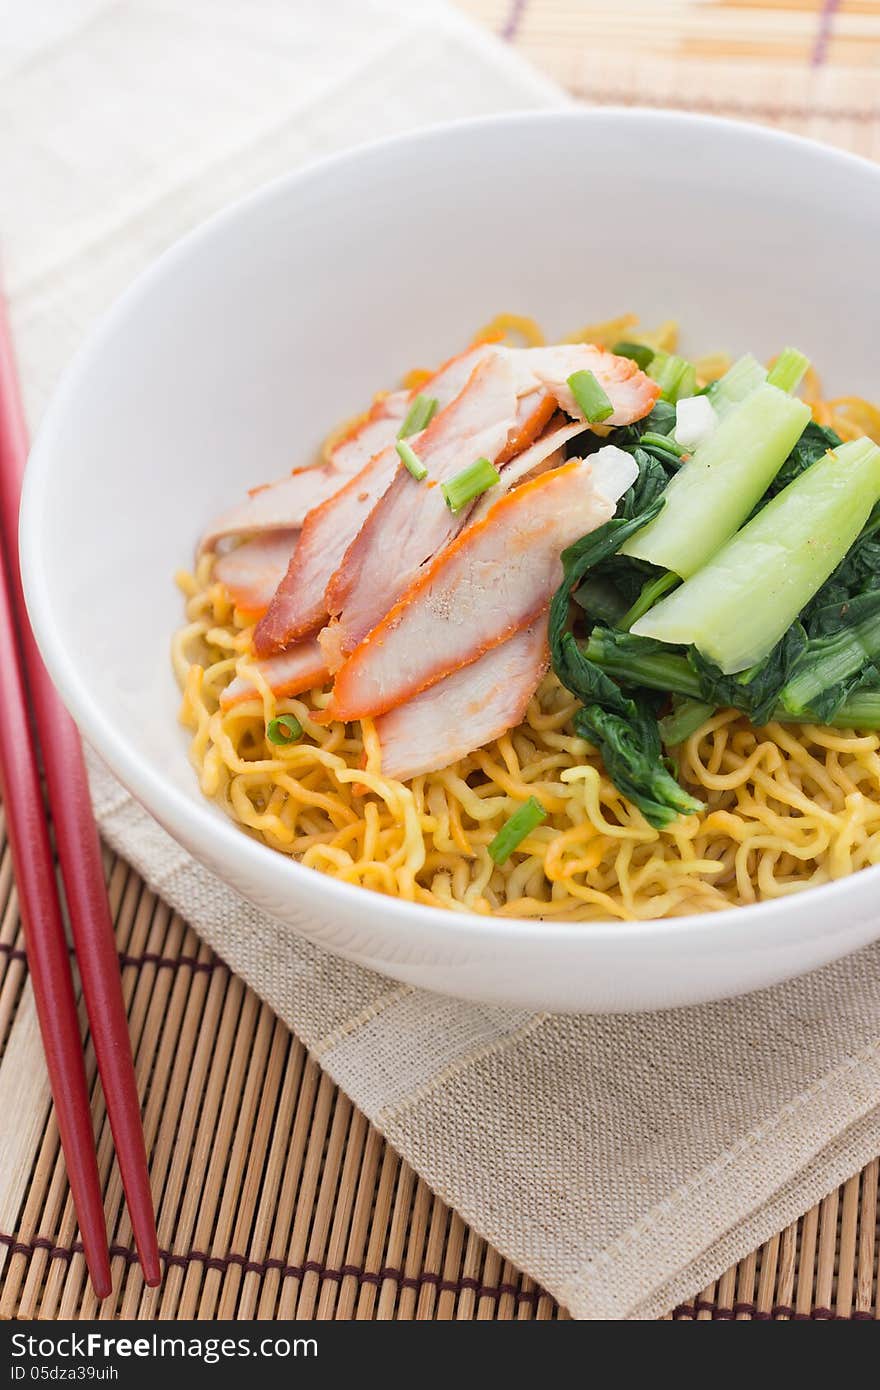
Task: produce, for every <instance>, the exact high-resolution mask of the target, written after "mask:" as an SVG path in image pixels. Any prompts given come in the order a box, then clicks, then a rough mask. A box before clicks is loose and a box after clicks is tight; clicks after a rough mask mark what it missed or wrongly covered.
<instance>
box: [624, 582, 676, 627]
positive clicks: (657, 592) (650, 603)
mask: <svg viewBox="0 0 880 1390" xmlns="http://www.w3.org/2000/svg"><path fill="white" fill-rule="evenodd" d="M680 582H681V581H680V580H679V577H678V575H677V574H673V573H672V571H671V570H667V571H666V573H665V574H661V575H659V576H658V578H657V579H649V580H648V582H647V584H645V585H644V587H643V589H642V592H641V593H640V594H639V596H638V598H637V599H636V601H635V603H634V604H633V606H632V608H630V609H629V610H628V611H627V612H626V613H624V615H623V617H622V618H621V619H620V622H619V623H618V624H617V626H618V627H620V628H623V630H624V632H629V630H630V628H631V627H632V625H633V623H637V622H638V620H639V618H641V617H644V615H645V613H647V612H648V609H649V608H653V607H654V604H655V603H656V602H657V600H658V599H659V598H662V597H663V595H664V594H666V593H668V592H669V590H670V589H673V588H674V587H675V585H676V584H678V583H680Z"/></svg>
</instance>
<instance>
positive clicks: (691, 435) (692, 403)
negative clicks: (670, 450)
mask: <svg viewBox="0 0 880 1390" xmlns="http://www.w3.org/2000/svg"><path fill="white" fill-rule="evenodd" d="M717 424H718V416H717V415H716V414H715V411H714V409H713V406H712V402H711V401H710V400H709V398H708V396H685V397H684V399H683V400H680V401H678V402H677V403H676V407H675V442H676V443H677V444H680V445H681V447H682V448H683V449H696V447H697V445H698V444H702V443H703V441H704V440H705V439H708V438H709V435H710V434H711V433H712V431H713V430H714V429H715V426H716V425H717Z"/></svg>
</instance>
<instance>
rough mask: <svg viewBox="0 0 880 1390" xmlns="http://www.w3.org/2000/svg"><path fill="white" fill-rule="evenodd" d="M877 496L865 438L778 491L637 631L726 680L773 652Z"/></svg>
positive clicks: (872, 456)
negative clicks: (697, 658)
mask: <svg viewBox="0 0 880 1390" xmlns="http://www.w3.org/2000/svg"><path fill="white" fill-rule="evenodd" d="M774 389H775V388H774V387H772V386H770V387H761V388H760V391H765V390H767V391H773V390H774ZM755 394H756V395H757V394H759V393H758V392H756V393H755ZM752 399H754V397H752ZM783 399H789V398H787V397H784V398H783ZM791 403H792V404H796V403H795V402H791ZM747 408H748V402H746V405H744V406H743V407H742V410H743V411H745V410H746V409H747ZM734 418H738V416H737V417H733V416H732V417H731V419H734ZM721 428H722V427H721V426H719V431H718V432H720V429H721ZM685 467H687V465H685ZM683 473H684V469H682V471H681V472H680V473H678V474H676V476H675V477H674V478H673V479H672V482H671V483H670V484H669V488H668V489H667V492H666V502H667V505H666V507H665V508H664V509H663V511H662V512H661V513H660V516H659V518H658V520H660V521H662V519H663V517H664V516H665V515H666V512H667V510H671V506H670V501H669V493H670V492H671V491H672V488H673V487H674V486H675V483H676V482H677V481H678V480H679V479H680V478H681V477H682V474H683ZM878 499H880V448H878V447H877V445H876V444H874V443H872V441H871V440H869V439H856V440H852V441H851V442H850V443H848V444H841V445H840V447H839V448H838V449H835V450H830V451H829V452H828V453H827V454H825V456H824V457H823V458H821V459H819V460H818V462H816V463H814V464H813V465H812V467H810V468H808V469H807V470H806V471H805V472H804V473H802V474H801V475H800V476H799V477H797V478H795V480H794V482H791V483H789V485H788V487H786V488H783V490H782V491H781V492H779V493H777V495H776V496H775V497H774V498H772V499H771V501H770V502H768V503H767V505H766V506H765V507H763V508H762V509H761V511H760V512H758V514H757V516H755V517H753V518H752V520H751V521H750V522H749V523H748V525H747V526H744V527H743V529H742V530H741V531H740V532H739V533H738V534H737V535H735V536H734V537H733V538H732V540H729V541H728V542H727V544H726V545H725V546H723V547H722V549H721V550H720V551H719V552H718V553H717V554H716V555H715V557H714V558H713V559H712V560H710V561H709V562H708V563H707V564H706V565H704V567H703V568H702V569H701V570H700V571H699V573H698V574H695V575H694V576H693V577H692V578H690V579H688V580H687V581H686V582H685V583H684V584H682V585H681V586H680V588H678V589H676V590H675V591H674V593H672V594H669V595H668V596H667V597H666V598H664V599H661V601H660V602H659V603H658V604H657V605H656V607H654V608H652V609H651V611H650V612H649V613H647V614H646V615H645V616H644V617H643V618H641V619H640V620H639V621H638V622H637V623H635V624H634V625H633V629H632V630H633V632H634V633H635V634H636V635H637V636H642V637H653V638H656V639H658V640H659V641H661V642H666V643H672V644H673V645H676V646H691V645H693V646H695V647H696V648H697V650H698V651H699V652H701V653H702V655H703V656H704V657H706V658H708V659H709V660H710V661H713V662H715V663H716V665H717V666H719V667H720V669H721V671H722V672H724V674H725V675H730V674H732V673H735V672H737V671H744V670H746V669H747V668H748V667H750V666H752V665H754V664H755V663H757V662H759V661H761V660H763V658H764V657H765V656H767V654H768V653H769V652H770V651H771V650H772V649H773V647H775V645H776V643H777V642H778V641H779V640H780V638H781V637H782V635H783V633H785V632H786V631H787V630H788V628H789V627H790V626H791V624H792V623H793V622H794V621H795V619H796V618H797V616H798V614H799V613H800V612H801V610H802V609H803V608H804V606H805V605H806V604H807V603H808V602H809V600H810V599H811V598H812V597H813V595H814V594H815V593H817V591H818V590H819V589H820V588H821V586H822V585H823V584H824V583H825V581H826V579H827V578H828V577H829V575H830V574H831V573H832V571H833V570H834V569H835V568H836V566H837V565H838V564H839V562H840V561H841V560H842V559H843V557H844V556H845V555H846V553H847V551H848V550H849V548H850V546H851V545H852V544H853V542H854V541H855V539H856V537H857V536H858V535H859V532H860V531H861V530H862V527H863V526H864V525H865V522H866V521H867V520H868V517H869V515H870V513H871V509H872V508H873V506H874V504H875V502H877V500H878ZM634 539H635V540H636V541H638V539H639V537H638V536H636V537H635V538H634Z"/></svg>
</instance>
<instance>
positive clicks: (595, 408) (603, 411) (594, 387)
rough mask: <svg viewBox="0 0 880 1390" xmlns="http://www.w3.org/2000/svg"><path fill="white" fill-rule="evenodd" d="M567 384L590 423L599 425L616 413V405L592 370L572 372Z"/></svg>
mask: <svg viewBox="0 0 880 1390" xmlns="http://www.w3.org/2000/svg"><path fill="white" fill-rule="evenodd" d="M566 385H567V386H568V389H569V391H570V392H571V394H572V395H573V396H574V398H575V401H576V402H577V405H578V409H579V410H580V411H581V414H582V415H583V417H584V419H585V420H586V421H588V423H589V424H591V425H599V424H601V423H602V421H603V420H607V419H608V416H609V415H613V414H614V406H613V405H612V404H611V402H610V400H609V399H608V397H607V396H606V394H605V392H604V391H603V390H602V387H601V386H600V385H599V383H598V381H597V380H596V378H595V377H594V375H593V373H592V372H584V371H581V372H572V374H571V376H570V377H569V378H568V381H567V383H566Z"/></svg>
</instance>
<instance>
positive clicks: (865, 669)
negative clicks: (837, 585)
mask: <svg viewBox="0 0 880 1390" xmlns="http://www.w3.org/2000/svg"><path fill="white" fill-rule="evenodd" d="M815 622H816V627H817V628H818V629H819V631H821V632H822V633H823V635H822V636H819V637H816V638H814V640H813V641H811V642H810V643H809V644H808V645H807V646H806V649H805V650H804V652H803V654H802V656H801V659H800V661H799V662H798V663H797V665H796V666H795V668H794V670H793V671H792V673H791V675H790V677H789V679H788V681H787V682H786V685H785V687H784V689H783V690H782V692H781V696H780V702H781V704H782V708H783V709H784V710H785V712H786V714H787V715H789V716H790V717H791V718H793V719H806V718H809V719H818V720H819V722H820V723H825V722H827V720H828V719H829V718H830V717H831V716H832V715H834V714H836V713H837V711H838V710H839V709H840V706H841V705H842V704H843V702H844V700H845V699H846V697H847V696H848V695H849V694H850V693H851V692H852V691H853V690H855V689H856V688H857V687H858V686H859V685H860V684H862V683H863V682H864V681H866V680H870V681H873V682H874V683H880V671H878V670H877V667H876V665H875V662H876V661H877V659H878V658H880V590H878V589H874V590H872V591H870V592H868V593H865V594H859V595H857V596H856V597H855V598H853V599H850V600H849V601H848V602H846V603H843V604H832V605H830V606H829V607H828V608H826V609H822V610H820V611H819V612H818V613H817V614H816V617H815Z"/></svg>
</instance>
